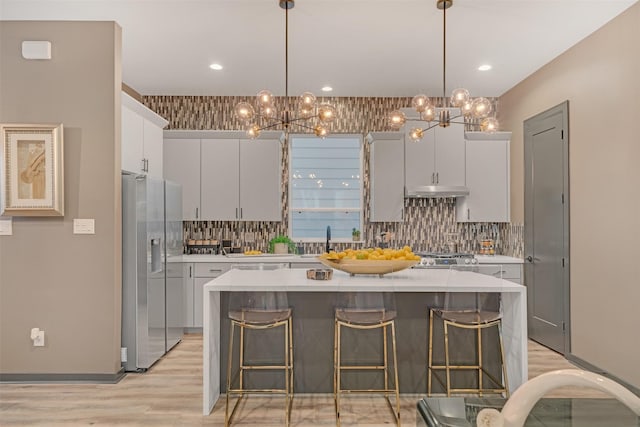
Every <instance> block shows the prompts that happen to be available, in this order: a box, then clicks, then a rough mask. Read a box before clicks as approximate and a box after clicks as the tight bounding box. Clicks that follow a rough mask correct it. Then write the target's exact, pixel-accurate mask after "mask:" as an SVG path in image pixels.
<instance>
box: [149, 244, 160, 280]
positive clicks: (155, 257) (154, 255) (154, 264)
mask: <svg viewBox="0 0 640 427" xmlns="http://www.w3.org/2000/svg"><path fill="white" fill-rule="evenodd" d="M151 271H152V272H153V273H157V272H160V271H162V251H161V245H160V239H151Z"/></svg>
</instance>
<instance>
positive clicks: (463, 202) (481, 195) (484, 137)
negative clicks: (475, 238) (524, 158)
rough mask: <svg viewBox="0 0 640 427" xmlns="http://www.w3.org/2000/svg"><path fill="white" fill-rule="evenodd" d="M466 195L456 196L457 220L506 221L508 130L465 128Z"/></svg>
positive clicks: (507, 209) (507, 210)
mask: <svg viewBox="0 0 640 427" xmlns="http://www.w3.org/2000/svg"><path fill="white" fill-rule="evenodd" d="M465 137H466V141H465V146H466V176H467V183H466V185H467V187H469V195H468V196H465V197H458V198H457V199H456V219H457V221H458V222H509V219H510V196H509V179H510V176H509V141H510V139H511V132H496V133H493V134H488V133H482V132H467V134H466V136H465Z"/></svg>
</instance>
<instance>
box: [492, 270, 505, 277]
mask: <svg viewBox="0 0 640 427" xmlns="http://www.w3.org/2000/svg"><path fill="white" fill-rule="evenodd" d="M506 272H507V270H498V271H496V272H495V273H491V274H492V275H494V276H496V275H498V274H505V273H506Z"/></svg>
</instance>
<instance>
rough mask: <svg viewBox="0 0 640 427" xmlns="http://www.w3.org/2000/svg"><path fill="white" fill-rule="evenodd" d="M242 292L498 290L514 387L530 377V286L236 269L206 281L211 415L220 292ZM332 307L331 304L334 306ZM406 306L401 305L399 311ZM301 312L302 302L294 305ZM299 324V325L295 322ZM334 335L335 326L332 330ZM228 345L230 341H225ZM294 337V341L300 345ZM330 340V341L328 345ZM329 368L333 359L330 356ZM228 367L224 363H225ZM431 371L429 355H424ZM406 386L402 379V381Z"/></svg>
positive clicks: (478, 278) (459, 278) (461, 275)
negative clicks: (317, 276) (316, 276)
mask: <svg viewBox="0 0 640 427" xmlns="http://www.w3.org/2000/svg"><path fill="white" fill-rule="evenodd" d="M233 291H237V292H241V291H284V292H288V293H290V295H292V296H293V295H296V296H297V294H298V293H302V294H307V295H308V294H313V293H319V294H325V295H326V294H332V293H333V294H336V293H340V292H394V293H396V295H398V296H399V297H401V296H402V295H403V294H418V295H420V294H425V295H428V294H434V293H446V292H456V293H460V292H462V293H475V292H489V293H498V294H500V296H501V301H502V313H503V335H504V337H503V338H504V347H505V357H506V362H507V370H508V377H509V383H510V384H509V385H510V389H511V391H512V392H513V391H514V390H516V389H517V388H518V387H519V386H520V385H521V384H523V383H524V382H525V381H526V380H527V369H528V367H527V324H526V321H527V320H526V319H527V317H526V316H527V312H526V307H527V302H526V288H525V287H524V286H522V285H519V284H517V283H513V282H510V281H507V280H503V279H497V278H495V277H491V276H487V275H483V274H478V273H473V272H468V271H456V270H448V269H436V270H429V269H423V270H419V269H409V270H403V271H400V272H396V273H390V274H387V275H385V276H383V277H379V276H377V275H358V276H350V275H349V274H347V273H344V272H341V271H334V274H333V279H332V280H329V281H316V280H309V279H307V277H306V272H305V270H304V269H279V270H231V271H229V272H227V273H224V274H223V275H221V276H219V277H217V278H215V279H213V280H211V281H210V282H209V283H207V284H206V285H205V286H204V303H203V304H204V307H203V314H204V325H203V326H204V328H203V414H204V415H208V414H209V413H210V412H211V410H212V408H213V405H214V404H215V402H216V401H217V400H218V398H219V396H220V391H221V386H220V384H221V362H222V352H221V339H220V337H221V319H225V318H226V313H225V312H223V309H224V305H223V304H222V305H221V301H222V300H223V298H221V293H222V295H224V294H225V293H228V292H233ZM412 299H414V300H415V298H412ZM427 308H428V307H427V304H426V303H425V305H424V307H423V308H422V309H423V310H424V323H425V324H426V322H427ZM329 309H330V310H332V307H329ZM401 310H402V308H401V307H399V308H398V312H399V315H400V314H401ZM296 311H300V312H302V311H303V310H301V309H300V307H296V308H295V309H294V322H295V316H296ZM326 320H327V322H326V323H325V324H326V325H327V327H332V325H333V323H332V322H333V319H332V318H331V319H326ZM294 329H295V324H294ZM327 332H328V333H329V334H330V335H332V334H333V332H332V330H331V331H327ZM412 339H413V340H414V341H416V342H417V343H418V345H420V346H425V347H426V336H423V335H422V334H418V336H415V337H412ZM225 345H226V344H225ZM297 345H298V344H297V342H296V339H295V338H294V346H297ZM330 345H331V343H329V346H330ZM325 363H326V365H327V367H328V369H329V372H330V369H331V366H332V363H333V360H331V359H330V358H329V360H326V361H325ZM304 364H305V360H304V357H302V358H299V357H297V358H296V370H298V369H299V366H300V365H304ZM223 370H224V368H223ZM424 370H425V372H426V359H424ZM401 387H402V382H401Z"/></svg>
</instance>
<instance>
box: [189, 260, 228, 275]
mask: <svg viewBox="0 0 640 427" xmlns="http://www.w3.org/2000/svg"><path fill="white" fill-rule="evenodd" d="M195 267H196V268H195V270H196V273H195V277H218V276H219V275H221V274H222V273H224V272H226V271H228V270H229V265H228V264H226V263H223V262H197V263H195Z"/></svg>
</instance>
